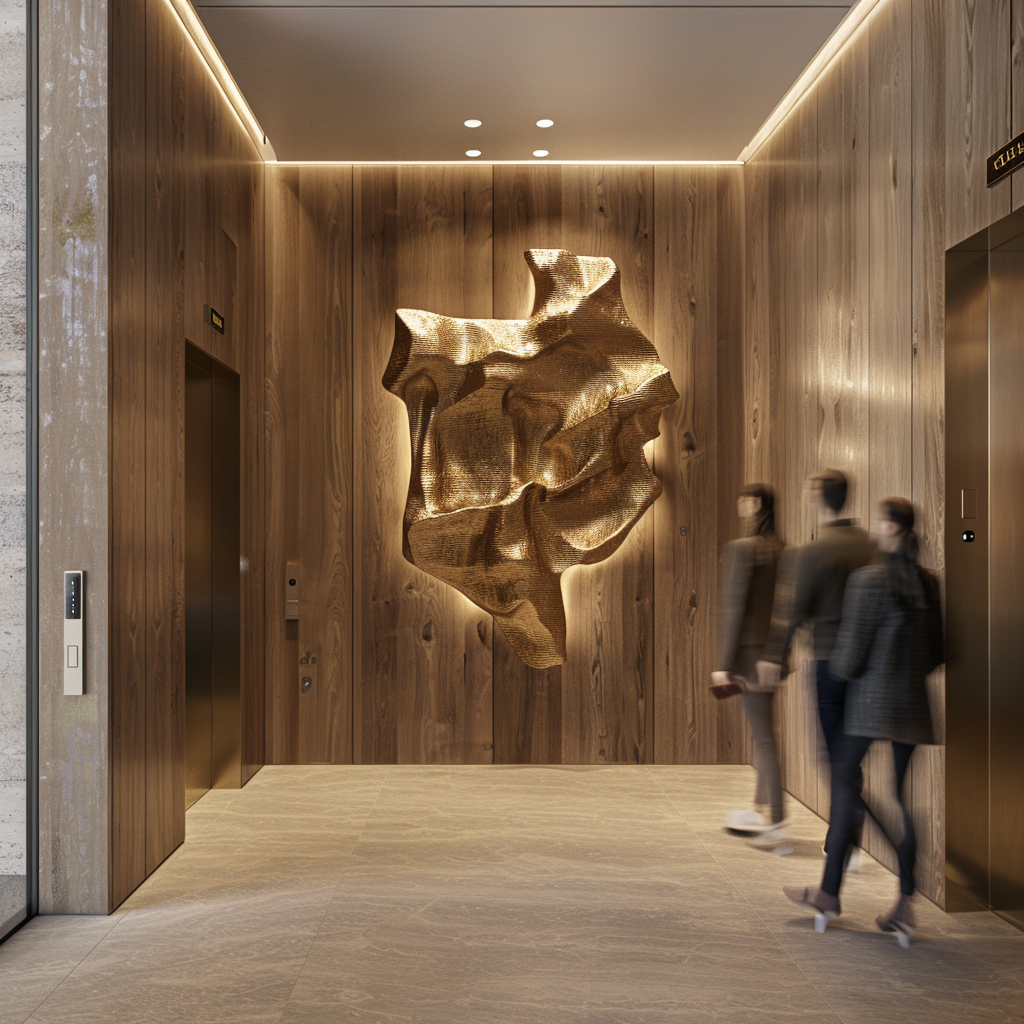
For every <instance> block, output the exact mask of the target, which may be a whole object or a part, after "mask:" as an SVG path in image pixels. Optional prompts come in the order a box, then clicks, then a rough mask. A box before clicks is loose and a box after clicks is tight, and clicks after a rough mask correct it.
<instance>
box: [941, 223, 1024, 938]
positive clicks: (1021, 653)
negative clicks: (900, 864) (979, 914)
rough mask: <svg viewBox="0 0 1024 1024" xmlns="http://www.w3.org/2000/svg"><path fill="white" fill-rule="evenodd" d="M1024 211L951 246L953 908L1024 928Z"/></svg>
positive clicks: (949, 877) (949, 820) (949, 793)
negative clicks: (986, 913)
mask: <svg viewBox="0 0 1024 1024" xmlns="http://www.w3.org/2000/svg"><path fill="white" fill-rule="evenodd" d="M1022 395H1024V210H1020V211H1017V212H1016V213H1014V214H1011V215H1010V216H1009V217H1007V218H1004V219H1003V220H1001V221H999V222H997V223H996V224H994V225H992V227H991V228H987V229H986V230H985V231H982V232H979V234H978V235H975V236H973V237H972V238H970V239H968V240H967V241H965V242H963V243H961V245H959V246H956V247H955V248H954V249H951V250H950V251H949V252H947V254H946V534H945V538H946V593H947V608H946V610H947V623H946V627H947V629H946V632H947V640H948V644H947V647H948V649H947V658H946V744H947V750H946V881H947V901H946V905H947V909H949V910H966V909H971V908H972V907H977V908H989V909H992V910H994V911H996V912H997V913H999V914H1000V915H1002V916H1003V917H1005V918H1007V919H1008V920H1010V921H1012V922H1013V923H1014V924H1017V925H1018V926H1019V927H1021V928H1024V681H1022V672H1024V400H1022V397H1021V396H1022Z"/></svg>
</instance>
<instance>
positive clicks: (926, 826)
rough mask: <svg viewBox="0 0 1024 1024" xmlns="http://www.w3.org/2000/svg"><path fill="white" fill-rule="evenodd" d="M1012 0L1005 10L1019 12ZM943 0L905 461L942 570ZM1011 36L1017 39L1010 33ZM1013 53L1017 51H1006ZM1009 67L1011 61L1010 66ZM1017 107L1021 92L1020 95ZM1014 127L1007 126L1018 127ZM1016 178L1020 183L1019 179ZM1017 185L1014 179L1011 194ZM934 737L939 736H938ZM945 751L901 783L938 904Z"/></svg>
mask: <svg viewBox="0 0 1024 1024" xmlns="http://www.w3.org/2000/svg"><path fill="white" fill-rule="evenodd" d="M1020 7H1021V5H1020V3H1019V0H1014V11H1015V13H1016V14H1019V13H1020ZM944 9H945V5H944V4H943V3H942V0H914V4H913V54H912V60H913V68H914V89H913V110H912V117H913V153H914V177H913V207H912V209H913V214H912V215H913V264H912V295H911V310H912V331H913V422H912V431H913V457H912V471H913V475H912V498H913V501H914V505H915V506H916V508H917V512H918V515H919V516H920V521H919V533H920V535H921V539H922V542H923V547H922V562H923V563H924V564H925V565H927V566H929V567H930V568H932V569H933V570H934V571H936V572H937V573H939V576H940V579H942V578H944V575H945V557H944V551H943V532H944V524H945V508H944V496H945V493H946V488H945V451H944V445H945V430H944V425H945V409H944V397H945V352H944V337H945V304H944V301H943V298H944V293H945V253H944V249H945V237H946V230H945V215H946V208H945V198H946V189H945V166H944V165H943V164H942V163H940V162H939V161H937V160H934V159H932V158H930V156H929V154H930V153H931V152H932V151H933V150H934V149H936V148H937V149H938V150H939V152H943V150H944V146H943V142H944V137H945V127H946V119H945V92H944V89H943V85H944V74H945V69H944V67H943V62H942V54H943V53H944V51H945V44H944V32H945V19H944V17H943V15H944ZM1015 39H1019V37H1018V36H1016V35H1015ZM1016 56H1019V54H1017V53H1016V51H1015V60H1016ZM1015 66H1016V64H1015ZM1021 102H1022V104H1024V94H1021ZM1020 130H1021V129H1020V128H1019V127H1015V129H1014V131H1020ZM1022 180H1024V179H1022ZM1019 187H1020V185H1019V184H1018V182H1015V183H1014V189H1015V191H1016V190H1018V189H1019ZM929 696H930V698H931V701H932V706H933V714H934V717H935V718H936V719H937V720H938V722H939V723H940V724H943V723H944V722H945V706H944V698H945V684H944V678H943V673H942V672H941V670H940V671H939V672H938V673H936V675H935V676H934V677H933V678H932V679H931V680H930V682H929ZM938 738H939V739H940V740H941V739H944V737H942V736H940V737H938ZM945 789H946V782H945V748H944V747H942V746H933V747H923V748H921V750H920V751H919V752H918V753H917V754H916V756H915V758H914V765H913V777H912V784H911V792H912V799H913V805H914V821H915V828H916V831H917V836H918V863H919V864H920V866H921V867H920V871H919V876H920V883H919V884H920V886H921V888H922V889H923V890H924V891H925V892H926V893H928V894H929V895H930V896H931V898H932V899H934V900H936V901H937V902H938V903H939V905H940V906H942V905H943V904H944V902H945V890H946V871H945V851H946V837H945V816H944V814H942V813H941V809H942V808H943V807H944V804H945Z"/></svg>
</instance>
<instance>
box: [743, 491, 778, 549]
mask: <svg viewBox="0 0 1024 1024" xmlns="http://www.w3.org/2000/svg"><path fill="white" fill-rule="evenodd" d="M740 497H741V498H758V499H760V501H761V507H760V508H759V509H758V510H757V515H756V516H755V518H754V528H753V530H752V531H751V532H752V534H753V535H754V536H756V537H769V538H772V539H774V538H775V536H776V533H775V492H774V491H773V490H772V489H771V487H769V486H768V484H747V485H746V486H745V487H741V488H740Z"/></svg>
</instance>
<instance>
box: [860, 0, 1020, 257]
mask: <svg viewBox="0 0 1024 1024" xmlns="http://www.w3.org/2000/svg"><path fill="white" fill-rule="evenodd" d="M898 6H899V7H900V11H899V14H900V15H901V16H902V15H904V14H905V13H906V12H909V6H908V5H906V4H900V5H898ZM905 9H906V10H905ZM944 13H945V20H946V25H947V31H946V39H945V54H946V59H945V67H946V123H947V125H948V131H947V133H946V165H947V168H948V177H947V179H946V209H947V211H948V213H947V218H946V246H947V248H948V247H949V246H951V245H956V244H957V243H958V242H961V241H963V239H965V238H967V237H968V236H969V235H973V234H974V232H976V231H980V230H981V229H982V228H983V227H986V226H987V225H988V224H991V223H992V222H993V221H994V220H997V219H998V218H999V217H1001V216H1004V215H1005V214H1007V213H1009V212H1010V181H1009V179H1008V178H1007V179H1004V180H1003V181H1001V182H1000V183H999V184H998V185H995V186H993V187H992V188H987V187H986V183H985V161H986V159H987V158H988V156H989V154H990V153H992V152H994V151H995V150H996V149H998V148H999V146H1001V145H1002V144H1003V143H1005V142H1006V141H1008V140H1009V139H1010V137H1011V130H1012V129H1011V123H1010V80H1011V72H1010V49H1011V41H1010V24H1011V22H1010V0H951V2H949V3H947V4H946V6H945V12H944ZM891 17H892V15H887V16H886V18H887V20H890V19H891ZM882 31H883V30H881V29H879V30H876V32H875V33H873V35H874V36H878V35H880V34H881V33H882ZM872 80H874V72H872Z"/></svg>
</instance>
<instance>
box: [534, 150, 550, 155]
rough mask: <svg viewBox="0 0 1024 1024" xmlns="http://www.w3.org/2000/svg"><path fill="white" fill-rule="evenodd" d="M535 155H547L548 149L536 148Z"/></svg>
mask: <svg viewBox="0 0 1024 1024" xmlns="http://www.w3.org/2000/svg"><path fill="white" fill-rule="evenodd" d="M533 155H534V156H547V155H548V151H547V150H546V149H535V150H534V151H533Z"/></svg>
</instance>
